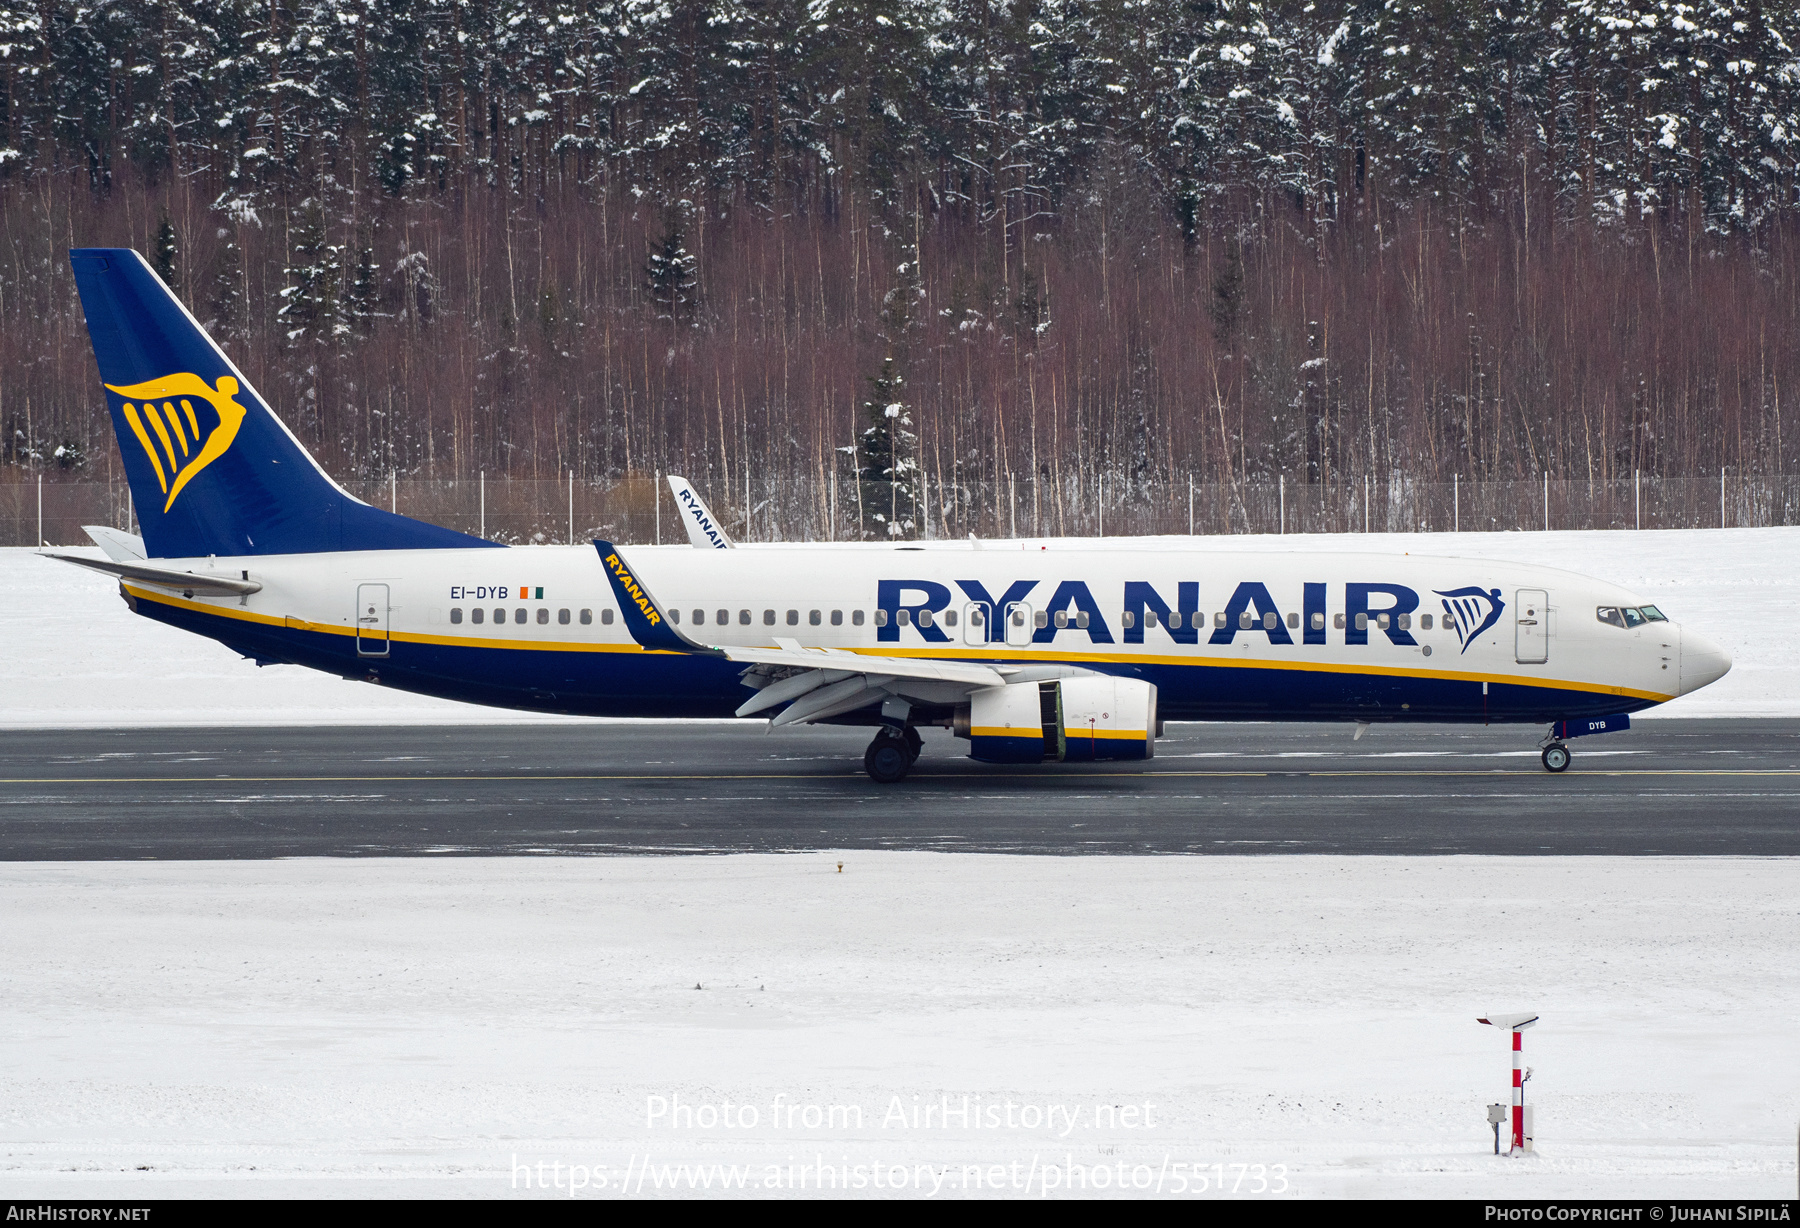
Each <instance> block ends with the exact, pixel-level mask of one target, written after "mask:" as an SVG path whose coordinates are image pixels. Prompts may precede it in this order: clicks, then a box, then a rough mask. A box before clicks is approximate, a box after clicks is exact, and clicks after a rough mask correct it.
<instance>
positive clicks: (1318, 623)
mask: <svg viewBox="0 0 1800 1228" xmlns="http://www.w3.org/2000/svg"><path fill="white" fill-rule="evenodd" d="M1312 629H1313V630H1314V631H1323V630H1325V615H1324V614H1323V613H1322V612H1321V611H1319V610H1314V611H1313V616H1312Z"/></svg>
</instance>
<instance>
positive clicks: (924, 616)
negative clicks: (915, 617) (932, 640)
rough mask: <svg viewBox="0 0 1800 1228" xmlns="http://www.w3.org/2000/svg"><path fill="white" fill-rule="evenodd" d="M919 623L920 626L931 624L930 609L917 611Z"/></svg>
mask: <svg viewBox="0 0 1800 1228" xmlns="http://www.w3.org/2000/svg"><path fill="white" fill-rule="evenodd" d="M919 625H920V626H921V627H929V626H930V625H931V611H930V610H920V611H919Z"/></svg>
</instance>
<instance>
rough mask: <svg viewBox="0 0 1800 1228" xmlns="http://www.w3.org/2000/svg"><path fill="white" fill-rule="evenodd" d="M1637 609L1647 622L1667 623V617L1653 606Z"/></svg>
mask: <svg viewBox="0 0 1800 1228" xmlns="http://www.w3.org/2000/svg"><path fill="white" fill-rule="evenodd" d="M1639 609H1640V611H1641V612H1642V614H1643V615H1644V618H1645V620H1646V621H1648V622H1653V623H1666V622H1668V621H1669V616H1668V615H1667V614H1664V613H1663V612H1662V611H1661V610H1659V609H1657V608H1656V607H1655V606H1653V605H1647V606H1641V607H1639Z"/></svg>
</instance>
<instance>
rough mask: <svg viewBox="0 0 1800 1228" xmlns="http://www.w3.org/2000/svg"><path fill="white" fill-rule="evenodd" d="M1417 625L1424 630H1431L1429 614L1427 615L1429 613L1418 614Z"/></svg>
mask: <svg viewBox="0 0 1800 1228" xmlns="http://www.w3.org/2000/svg"><path fill="white" fill-rule="evenodd" d="M1419 626H1420V627H1422V628H1424V629H1425V630H1426V631H1429V630H1431V615H1429V614H1421V615H1419Z"/></svg>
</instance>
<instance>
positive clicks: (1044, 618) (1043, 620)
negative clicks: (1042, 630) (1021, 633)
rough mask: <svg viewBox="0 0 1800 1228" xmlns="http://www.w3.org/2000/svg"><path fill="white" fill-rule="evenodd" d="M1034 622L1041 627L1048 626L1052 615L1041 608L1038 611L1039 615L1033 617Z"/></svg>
mask: <svg viewBox="0 0 1800 1228" xmlns="http://www.w3.org/2000/svg"><path fill="white" fill-rule="evenodd" d="M1032 622H1034V623H1036V624H1037V625H1038V626H1040V627H1048V626H1049V625H1050V616H1049V615H1048V614H1046V613H1045V612H1044V611H1042V610H1039V611H1038V612H1037V617H1036V618H1034V619H1032Z"/></svg>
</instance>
